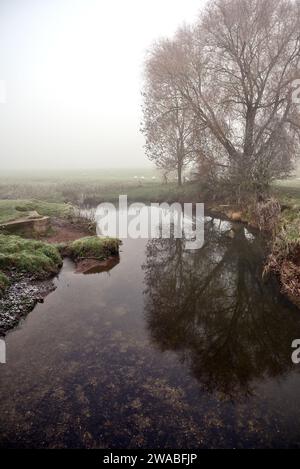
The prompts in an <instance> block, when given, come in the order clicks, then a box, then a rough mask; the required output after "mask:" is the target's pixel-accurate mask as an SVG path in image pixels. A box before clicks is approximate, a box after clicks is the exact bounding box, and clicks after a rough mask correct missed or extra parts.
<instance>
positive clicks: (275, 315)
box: [0, 219, 300, 448]
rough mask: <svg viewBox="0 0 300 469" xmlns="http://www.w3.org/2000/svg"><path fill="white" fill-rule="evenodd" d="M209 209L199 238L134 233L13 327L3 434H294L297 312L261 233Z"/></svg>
mask: <svg viewBox="0 0 300 469" xmlns="http://www.w3.org/2000/svg"><path fill="white" fill-rule="evenodd" d="M230 227H231V226H230V225H228V224H226V223H223V222H220V221H219V220H213V219H207V222H206V236H205V240H206V241H205V245H204V247H203V248H202V249H201V250H194V251H187V250H185V249H184V242H183V241H182V240H178V239H177V240H175V239H163V240H152V241H145V240H127V241H125V242H124V244H123V247H122V252H121V255H120V262H119V263H118V264H117V265H115V266H113V268H112V269H111V270H110V271H109V272H102V273H91V274H90V275H83V274H78V273H74V265H73V264H72V263H71V261H65V263H64V267H63V269H62V271H61V273H60V275H59V277H58V278H57V280H56V284H57V289H56V291H55V292H53V293H52V294H51V295H49V296H48V297H47V298H46V300H45V303H44V304H40V305H38V306H37V307H36V308H35V309H34V311H33V312H32V313H31V314H30V315H29V316H28V317H27V318H26V319H25V320H24V321H23V322H22V323H21V324H20V325H19V327H18V329H16V330H14V331H12V332H11V333H9V334H8V335H7V337H6V344H7V364H6V365H0V379H1V382H0V415H1V418H0V445H1V447H18V448H22V447H47V448H49V447H55V448H57V447H58V448H65V447H86V448H94V447H96V448H99V447H100V448H138V447H144V448H171V447H175V448H198V447H210V448H211V447H280V446H284V447H286V446H297V447H298V446H300V393H299V390H300V376H299V370H300V365H298V366H297V365H294V364H293V363H292V361H291V353H292V349H291V343H292V341H293V340H294V339H295V338H300V312H299V310H297V309H296V308H294V307H292V306H291V305H290V304H289V303H288V302H287V301H286V300H285V299H284V298H283V297H282V296H281V295H280V294H279V291H278V287H277V285H275V284H273V282H263V281H262V279H261V266H262V259H263V255H264V253H263V248H262V243H261V240H260V239H259V238H258V237H254V236H252V235H251V234H250V233H249V232H247V230H245V229H244V227H243V226H241V225H234V226H233V228H234V232H235V237H234V239H232V238H231V237H228V233H227V231H228V229H229V228H230Z"/></svg>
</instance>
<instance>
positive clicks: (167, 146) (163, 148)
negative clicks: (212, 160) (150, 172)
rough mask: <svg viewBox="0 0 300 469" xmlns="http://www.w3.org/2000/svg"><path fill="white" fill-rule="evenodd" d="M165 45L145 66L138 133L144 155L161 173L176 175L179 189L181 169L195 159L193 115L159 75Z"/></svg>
mask: <svg viewBox="0 0 300 469" xmlns="http://www.w3.org/2000/svg"><path fill="white" fill-rule="evenodd" d="M168 42H169V41H167V40H166V41H160V42H159V43H158V44H156V45H155V46H154V48H153V50H152V52H151V53H150V54H149V57H148V59H147V62H146V84H145V91H144V94H143V95H144V106H143V115H144V119H143V124H142V132H143V133H144V135H145V137H146V145H145V148H146V154H147V156H148V157H149V159H150V160H153V161H154V162H155V164H156V165H157V166H158V167H159V168H160V169H162V170H164V171H165V172H170V171H174V170H176V171H177V180H178V185H179V186H181V185H182V172H183V169H184V168H185V167H186V166H187V165H188V164H189V163H190V162H191V161H192V160H193V159H194V158H195V156H196V151H195V131H196V126H195V121H196V119H195V115H194V113H193V111H192V110H191V108H190V106H189V105H188V104H187V103H186V102H185V101H184V100H183V98H182V96H181V94H180V93H179V91H178V90H177V89H176V87H175V86H174V85H173V81H172V79H171V80H170V81H168V80H165V78H166V77H165V76H164V74H163V73H162V72H163V68H164V62H165V58H166V57H165V56H166V54H168Z"/></svg>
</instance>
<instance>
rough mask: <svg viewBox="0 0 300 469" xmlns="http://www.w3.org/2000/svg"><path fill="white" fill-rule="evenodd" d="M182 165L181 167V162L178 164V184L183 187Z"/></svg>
mask: <svg viewBox="0 0 300 469" xmlns="http://www.w3.org/2000/svg"><path fill="white" fill-rule="evenodd" d="M181 173H182V167H181V164H179V165H178V166H177V182H178V186H179V187H181V186H182V174H181Z"/></svg>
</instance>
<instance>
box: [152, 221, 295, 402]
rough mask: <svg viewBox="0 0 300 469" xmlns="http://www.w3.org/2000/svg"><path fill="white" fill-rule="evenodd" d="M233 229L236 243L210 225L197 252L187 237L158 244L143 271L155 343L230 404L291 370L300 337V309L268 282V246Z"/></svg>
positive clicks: (157, 241) (218, 226) (218, 225)
mask: <svg viewBox="0 0 300 469" xmlns="http://www.w3.org/2000/svg"><path fill="white" fill-rule="evenodd" d="M232 228H233V229H234V232H235V237H234V239H232V238H230V237H229V236H228V227H227V226H225V227H224V222H220V221H219V220H214V219H208V221H207V222H206V231H205V233H206V236H205V245H204V247H203V248H202V249H200V250H194V251H188V250H185V249H184V240H181V239H155V240H151V241H149V243H148V245H147V253H146V255H147V260H146V263H145V265H144V266H143V269H144V271H145V283H146V289H145V292H144V293H145V296H146V298H145V312H146V320H147V325H148V328H149V331H150V335H151V338H152V340H153V341H154V342H155V344H157V345H158V346H159V348H160V350H161V351H166V350H172V351H175V352H176V353H178V355H179V357H180V360H182V362H185V363H186V364H188V367H189V368H190V370H191V372H192V374H193V375H194V376H195V378H196V379H197V380H198V381H199V384H200V385H201V386H202V387H204V389H206V390H208V391H218V392H220V393H221V394H222V395H223V397H229V398H232V397H237V396H238V395H239V394H240V393H243V394H245V393H246V394H248V393H251V392H252V390H253V387H254V381H255V380H256V379H263V378H267V377H276V376H281V375H283V374H284V373H285V372H287V371H289V369H290V368H291V366H292V362H291V351H292V350H291V343H292V340H293V339H294V338H296V337H300V316H299V311H298V310H296V308H294V307H293V306H292V305H290V304H289V303H288V302H287V301H286V300H285V299H283V298H282V296H281V295H280V294H279V291H278V286H277V285H275V284H274V281H268V282H264V281H263V280H262V261H263V246H262V240H261V239H260V237H252V236H251V235H249V233H248V231H247V230H246V229H245V228H244V226H242V225H239V224H237V225H232ZM226 230H227V232H226Z"/></svg>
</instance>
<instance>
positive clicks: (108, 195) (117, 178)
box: [0, 169, 198, 221]
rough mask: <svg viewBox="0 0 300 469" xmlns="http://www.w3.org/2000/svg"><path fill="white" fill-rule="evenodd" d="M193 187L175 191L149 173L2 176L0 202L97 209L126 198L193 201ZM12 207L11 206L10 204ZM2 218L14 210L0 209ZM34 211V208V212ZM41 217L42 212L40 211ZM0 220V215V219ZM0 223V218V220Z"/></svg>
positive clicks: (195, 192)
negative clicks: (34, 202) (123, 197)
mask: <svg viewBox="0 0 300 469" xmlns="http://www.w3.org/2000/svg"><path fill="white" fill-rule="evenodd" d="M197 190H198V185H197V183H186V184H185V185H184V186H183V188H181V189H178V187H177V184H176V182H174V180H172V179H171V180H170V182H168V184H166V183H163V182H162V180H161V177H160V174H159V173H158V172H157V171H153V170H145V169H143V170H138V169H134V170H118V171H114V170H105V171H102V172H100V171H86V172H84V171H71V172H51V173H49V172H48V173H47V174H46V175H45V174H42V173H17V172H15V173H6V174H1V176H0V200H1V199H2V200H3V199H6V200H7V199H12V201H14V200H15V199H19V200H25V201H26V200H27V201H28V200H31V199H34V200H35V201H44V202H51V203H56V204H61V203H69V204H73V205H80V206H82V205H85V206H97V205H98V204H99V203H101V202H116V201H118V198H119V195H121V194H126V195H127V196H128V200H129V201H131V202H132V201H136V202H163V201H165V202H170V201H174V200H188V199H192V200H195V198H196V196H197ZM12 205H14V202H12ZM4 210H6V214H4V215H3V216H5V217H6V218H7V216H10V217H11V218H13V217H14V216H15V215H18V214H17V213H16V211H15V210H14V208H12V209H11V208H10V207H7V208H6V207H4V206H2V210H1V207H0V212H2V214H3V211H4ZM36 210H37V211H39V210H38V208H36ZM40 213H41V214H45V210H44V209H43V207H42V209H41V210H40ZM0 216H1V215H0ZM0 221H1V218H0Z"/></svg>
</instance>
